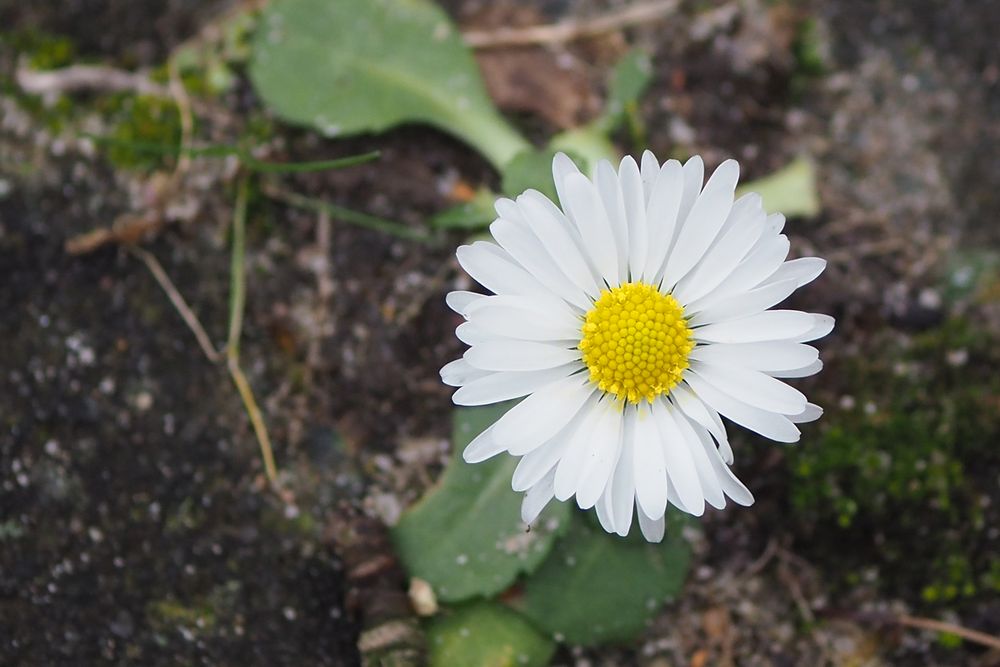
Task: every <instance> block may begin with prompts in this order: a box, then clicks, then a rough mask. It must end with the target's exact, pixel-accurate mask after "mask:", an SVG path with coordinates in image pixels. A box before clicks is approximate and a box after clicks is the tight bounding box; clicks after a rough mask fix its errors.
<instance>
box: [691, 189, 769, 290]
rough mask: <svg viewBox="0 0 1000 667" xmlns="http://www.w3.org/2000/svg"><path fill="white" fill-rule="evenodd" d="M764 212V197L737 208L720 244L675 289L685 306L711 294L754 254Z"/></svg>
mask: <svg viewBox="0 0 1000 667" xmlns="http://www.w3.org/2000/svg"><path fill="white" fill-rule="evenodd" d="M764 219H765V215H764V212H763V211H761V210H760V197H758V196H756V195H746V196H744V197H741V198H740V200H739V201H737V202H736V203H735V204H734V205H733V210H732V211H731V212H730V214H729V219H728V220H727V221H726V225H730V224H731V228H730V229H728V230H726V229H724V230H723V231H722V232H721V235H720V238H719V239H718V241H717V242H716V243H715V244H713V245H712V247H711V248H709V250H708V252H706V253H705V256H704V258H702V260H701V262H700V263H699V264H698V265H697V266H695V267H694V268H693V269H692V270H691V271H690V272H688V274H687V275H686V276H684V279H683V280H681V281H680V283H678V285H677V287H676V288H674V291H673V294H674V296H675V297H676V298H677V300H678V301H680V302H681V303H682V304H689V303H691V302H693V301H695V300H696V299H699V298H701V297H702V296H704V295H706V294H708V293H709V292H711V291H712V290H713V289H715V288H716V287H717V286H718V285H719V284H720V283H721V282H722V281H723V280H725V279H726V278H727V277H729V276H730V275H731V274H732V272H733V271H734V270H736V267H737V266H738V265H739V263H740V261H741V260H742V259H743V258H744V257H746V255H747V253H749V252H750V250H751V248H752V247H753V245H754V243H756V241H757V239H758V238H760V234H761V232H762V231H763V229H764Z"/></svg>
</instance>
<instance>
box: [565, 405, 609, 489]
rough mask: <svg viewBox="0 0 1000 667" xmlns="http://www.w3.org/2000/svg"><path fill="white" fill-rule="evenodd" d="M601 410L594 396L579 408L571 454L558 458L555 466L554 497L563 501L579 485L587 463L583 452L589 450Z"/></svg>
mask: <svg viewBox="0 0 1000 667" xmlns="http://www.w3.org/2000/svg"><path fill="white" fill-rule="evenodd" d="M602 412H603V410H602V409H600V408H599V407H598V400H597V399H596V398H594V399H591V400H590V401H588V402H587V404H586V405H585V406H584V407H583V409H582V410H580V416H579V417H578V419H579V420H580V425H579V428H578V429H577V431H576V433H575V434H574V435H573V441H572V442H571V443H570V445H569V446H570V447H571V448H572V450H573V452H572V456H564V457H562V458H561V459H559V465H558V466H556V487H555V488H556V498H558V499H559V500H562V501H565V500H569V499H570V498H572V497H573V494H574V493H576V489H577V487H578V486H579V485H580V477H581V475H582V474H583V471H584V467H585V466H586V464H587V459H586V458H585V453H589V452H590V446H591V436H592V435H593V432H594V427H595V426H596V425H597V423H598V421H600V419H601V414H602Z"/></svg>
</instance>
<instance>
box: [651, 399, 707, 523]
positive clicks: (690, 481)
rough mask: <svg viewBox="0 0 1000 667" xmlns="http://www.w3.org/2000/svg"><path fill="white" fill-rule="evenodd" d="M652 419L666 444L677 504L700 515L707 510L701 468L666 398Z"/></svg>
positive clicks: (658, 402)
mask: <svg viewBox="0 0 1000 667" xmlns="http://www.w3.org/2000/svg"><path fill="white" fill-rule="evenodd" d="M652 414H653V418H654V419H655V420H656V425H657V426H658V427H659V429H660V437H661V438H662V440H661V442H662V444H663V459H664V461H665V462H666V464H667V476H668V477H669V479H670V486H671V488H673V489H674V490H675V491H676V492H677V497H678V499H679V500H680V504H679V505H678V507H679V508H680V509H682V510H684V511H685V512H687V513H688V514H693V515H695V516H701V515H702V514H704V513H705V494H704V493H703V492H702V490H701V482H699V481H698V469H697V468H695V465H694V459H692V458H691V444H697V443H688V442H687V441H686V440H685V438H684V433H683V432H682V431H681V429H680V427H678V426H677V423H676V421H675V420H674V416H673V414H672V413H671V410H670V409H669V407H668V405H667V403H666V402H664V401H657V402H656V403H655V404H654V405H653V409H652Z"/></svg>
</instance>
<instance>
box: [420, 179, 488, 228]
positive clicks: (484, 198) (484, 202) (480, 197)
mask: <svg viewBox="0 0 1000 667" xmlns="http://www.w3.org/2000/svg"><path fill="white" fill-rule="evenodd" d="M496 198H497V196H496V195H495V194H494V193H493V192H491V191H490V189H489V188H485V187H483V188H480V189H479V190H477V191H476V196H475V197H473V199H472V200H471V201H467V202H465V203H462V204H458V205H457V206H452V207H451V208H447V209H445V210H443V211H441V212H440V213H438V214H437V215H435V216H434V217H433V218H431V219H430V225H431V227H437V228H438V229H483V228H484V227H486V226H487V225H488V224H490V223H491V222H493V220H494V219H496V217H497V216H496V211H494V210H493V202H495V201H496Z"/></svg>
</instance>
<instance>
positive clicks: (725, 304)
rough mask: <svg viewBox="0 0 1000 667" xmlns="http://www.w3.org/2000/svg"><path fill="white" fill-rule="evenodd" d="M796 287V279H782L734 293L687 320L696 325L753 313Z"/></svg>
mask: <svg viewBox="0 0 1000 667" xmlns="http://www.w3.org/2000/svg"><path fill="white" fill-rule="evenodd" d="M797 287H798V283H796V281H794V280H784V281H782V282H780V283H771V284H770V285H764V286H763V287H758V288H756V289H752V290H750V291H749V292H744V293H743V294H734V295H733V296H731V297H728V298H726V299H723V300H721V301H717V302H716V303H714V304H713V305H711V306H709V307H708V308H706V309H705V310H702V311H701V312H697V313H694V314H693V316H692V317H691V318H690V320H689V321H690V322H691V325H692V326H697V325H699V324H712V323H714V322H726V321H728V320H735V319H738V318H741V317H747V316H749V315H755V314H757V313H761V312H763V311H765V310H767V309H768V308H770V307H772V306H776V305H777V304H779V303H781V302H782V301H784V300H785V299H787V298H788V297H789V296H791V294H792V292H794V291H795V290H796V288H797Z"/></svg>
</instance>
